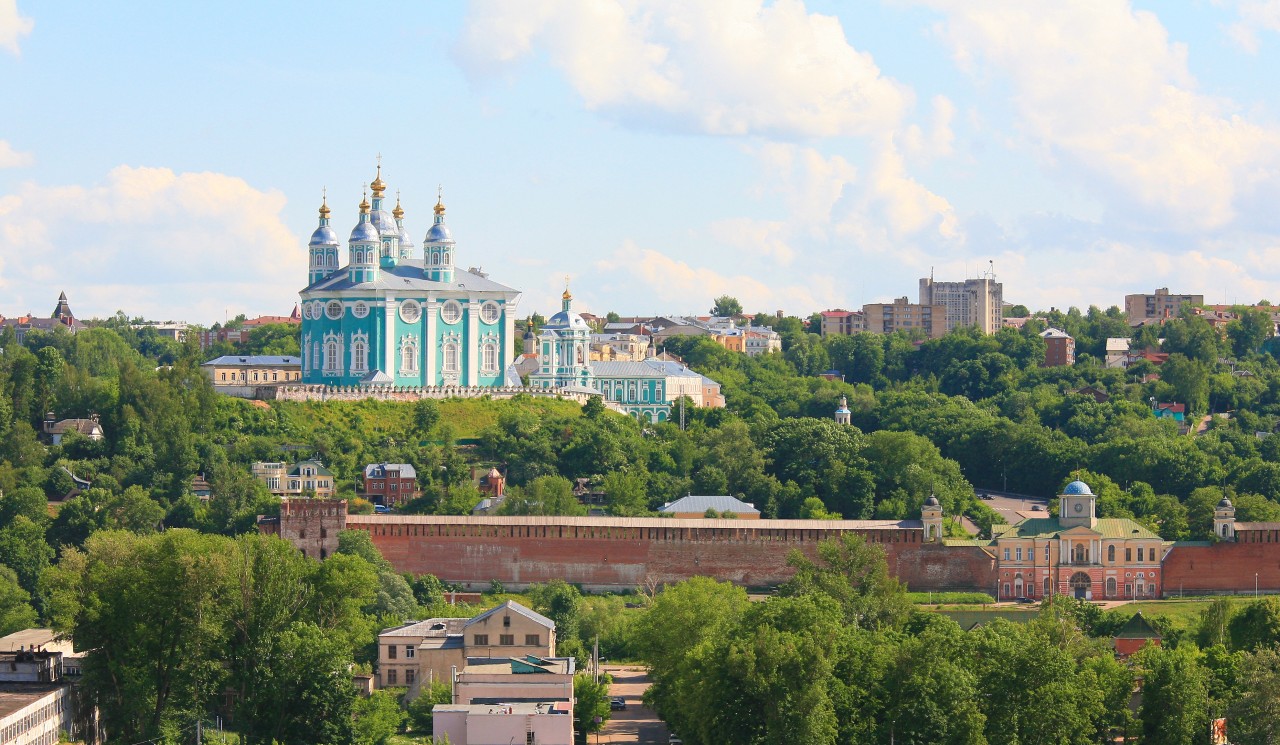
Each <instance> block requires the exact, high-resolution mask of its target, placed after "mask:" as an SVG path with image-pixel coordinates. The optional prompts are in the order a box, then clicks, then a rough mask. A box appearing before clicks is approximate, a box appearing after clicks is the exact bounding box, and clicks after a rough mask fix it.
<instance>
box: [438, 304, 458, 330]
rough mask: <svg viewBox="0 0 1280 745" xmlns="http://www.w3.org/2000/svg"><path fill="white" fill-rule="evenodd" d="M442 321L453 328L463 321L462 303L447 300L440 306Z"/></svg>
mask: <svg viewBox="0 0 1280 745" xmlns="http://www.w3.org/2000/svg"><path fill="white" fill-rule="evenodd" d="M440 320H441V321H443V322H444V323H445V325H447V326H452V325H454V324H455V323H458V322H459V321H461V320H462V303H459V302H458V301H457V300H446V301H445V302H444V303H442V304H441V305H440Z"/></svg>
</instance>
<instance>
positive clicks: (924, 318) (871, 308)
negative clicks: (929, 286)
mask: <svg viewBox="0 0 1280 745" xmlns="http://www.w3.org/2000/svg"><path fill="white" fill-rule="evenodd" d="M946 314H947V309H946V306H944V305H940V304H933V305H923V304H916V303H910V302H907V298H905V297H900V298H898V299H897V300H894V301H893V302H892V303H872V304H870V305H864V306H862V316H863V319H864V330H866V331H869V332H871V333H873V334H892V333H893V332H895V331H906V332H908V333H909V332H911V331H913V330H916V329H919V330H921V331H923V332H924V335H925V336H927V337H928V338H930V339H938V338H941V337H943V336H945V335H946V333H947V324H946V320H945V318H946Z"/></svg>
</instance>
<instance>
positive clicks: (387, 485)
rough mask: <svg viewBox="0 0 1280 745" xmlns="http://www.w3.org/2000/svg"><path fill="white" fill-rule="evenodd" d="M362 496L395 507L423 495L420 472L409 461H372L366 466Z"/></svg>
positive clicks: (362, 483) (362, 482) (376, 502)
mask: <svg viewBox="0 0 1280 745" xmlns="http://www.w3.org/2000/svg"><path fill="white" fill-rule="evenodd" d="M360 496H361V497H363V498H364V499H367V500H369V501H370V502H373V503H374V504H383V505H386V506H388V507H393V506H395V505H398V504H404V503H405V502H408V501H409V500H411V499H417V498H418V497H420V496H422V491H421V490H420V489H418V472H417V470H415V469H414V467H413V466H411V465H410V464H408V463H370V464H369V465H367V466H365V467H364V479H363V480H362V481H361V492H360Z"/></svg>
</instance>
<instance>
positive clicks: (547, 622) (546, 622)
mask: <svg viewBox="0 0 1280 745" xmlns="http://www.w3.org/2000/svg"><path fill="white" fill-rule="evenodd" d="M499 611H506V612H511V613H518V614H520V615H522V616H524V617H525V618H528V619H529V620H531V621H533V622H535V623H537V624H539V625H541V626H545V627H547V628H549V629H554V628H555V627H556V622H555V621H552V620H551V619H550V618H547V617H546V616H544V615H542V614H541V613H536V612H534V611H532V610H530V609H528V608H526V607H524V606H523V605H521V604H519V603H517V602H516V601H514V600H508V601H507V602H505V603H503V604H502V605H499V606H496V607H494V608H490V609H489V610H487V611H485V612H484V613H481V614H480V615H478V616H476V617H474V618H472V619H471V620H469V621H467V622H466V623H465V624H463V626H464V627H466V626H470V625H471V624H473V623H480V622H481V621H484V620H487V619H488V618H489V617H490V616H493V615H496V614H497V613H498V612H499Z"/></svg>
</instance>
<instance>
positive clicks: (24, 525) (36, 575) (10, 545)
mask: <svg viewBox="0 0 1280 745" xmlns="http://www.w3.org/2000/svg"><path fill="white" fill-rule="evenodd" d="M52 560H53V549H52V548H50V547H49V544H48V543H45V540H44V527H43V526H42V525H39V524H36V523H34V522H32V521H31V519H30V518H28V517H27V516H26V515H18V516H17V517H15V518H13V520H12V521H11V522H10V523H9V524H8V525H6V526H5V527H4V528H0V564H3V565H4V566H6V567H9V568H10V569H12V570H13V571H14V573H15V574H16V575H17V576H18V584H20V585H22V589H24V590H26V591H27V592H29V593H31V594H32V595H38V594H39V593H38V590H39V588H38V587H37V584H38V582H39V580H40V574H41V572H43V571H44V570H45V568H46V567H48V566H49V562H50V561H52Z"/></svg>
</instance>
